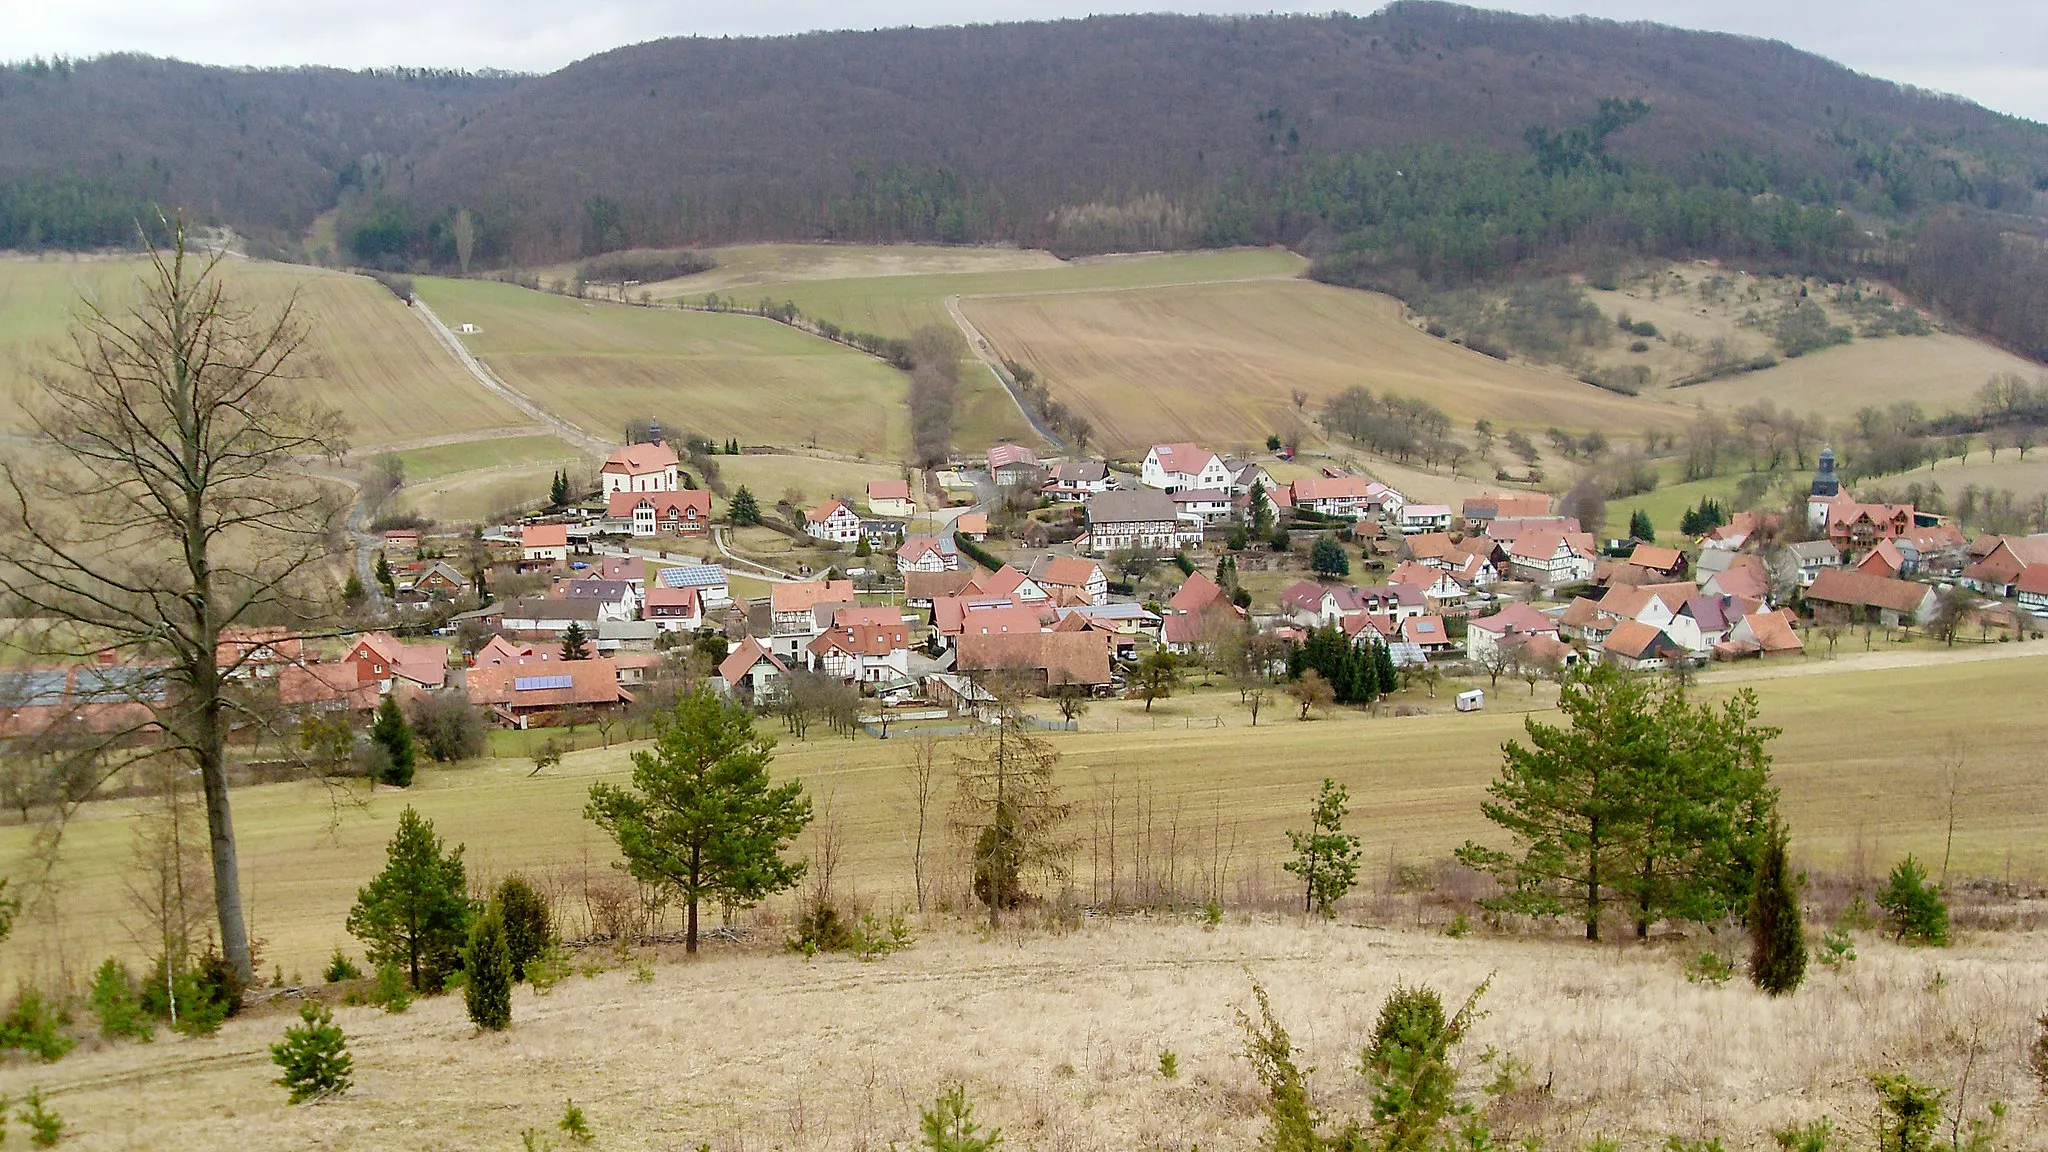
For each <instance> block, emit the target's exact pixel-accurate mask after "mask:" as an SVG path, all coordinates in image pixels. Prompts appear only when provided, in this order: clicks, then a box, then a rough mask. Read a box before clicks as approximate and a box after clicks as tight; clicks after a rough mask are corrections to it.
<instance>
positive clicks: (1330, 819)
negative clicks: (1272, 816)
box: [1281, 776, 1358, 920]
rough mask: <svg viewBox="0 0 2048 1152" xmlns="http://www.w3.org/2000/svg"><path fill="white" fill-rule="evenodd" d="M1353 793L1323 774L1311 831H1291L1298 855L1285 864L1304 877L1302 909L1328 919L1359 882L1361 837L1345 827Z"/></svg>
mask: <svg viewBox="0 0 2048 1152" xmlns="http://www.w3.org/2000/svg"><path fill="white" fill-rule="evenodd" d="M1349 799H1350V793H1349V792H1348V791H1346V790H1345V788H1344V786H1343V785H1342V784H1339V783H1337V782H1336V781H1335V780H1332V779H1330V778H1329V777H1327V776H1326V777H1324V778H1323V789H1322V791H1321V792H1319V793H1317V794H1316V806H1315V810H1314V812H1313V813H1312V814H1311V816H1310V818H1309V830H1308V831H1307V832H1294V831H1289V832H1288V833H1287V841H1288V843H1289V844H1290V845H1292V847H1293V849H1294V859H1292V860H1289V861H1287V862H1286V863H1285V864H1282V865H1281V867H1282V868H1285V869H1286V870H1287V871H1289V872H1292V873H1294V874H1295V875H1296V876H1299V877H1300V878H1301V882H1302V889H1303V891H1302V897H1301V910H1302V911H1303V912H1316V913H1319V914H1321V915H1322V917H1323V918H1324V919H1326V920H1327V919H1329V918H1330V917H1332V916H1335V915H1336V905H1337V901H1339V900H1341V899H1343V898H1344V894H1345V893H1346V892H1349V891H1351V888H1352V886H1353V885H1354V884H1356V883H1357V882H1358V837H1356V836H1351V835H1347V834H1346V833H1345V831H1344V814H1345V811H1346V804H1347V802H1348V801H1349Z"/></svg>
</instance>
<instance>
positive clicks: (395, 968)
mask: <svg viewBox="0 0 2048 1152" xmlns="http://www.w3.org/2000/svg"><path fill="white" fill-rule="evenodd" d="M362 1002H363V1003H365V1004H368V1005H371V1006H372V1007H376V1008H382V1009H383V1010H384V1011H386V1012H389V1013H390V1014H391V1015H393V1016H396V1015H398V1014H399V1013H401V1012H403V1011H405V1010H406V1009H407V1008H410V1007H412V985H411V984H409V983H407V982H406V978H405V969H404V968H401V967H400V966H399V964H398V962H397V961H396V960H390V961H386V962H385V963H383V964H380V965H378V966H377V978H376V980H375V981H374V982H372V983H371V985H370V991H369V992H368V994H366V995H364V996H363V997H362Z"/></svg>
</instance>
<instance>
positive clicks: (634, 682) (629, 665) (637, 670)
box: [612, 652, 666, 688]
mask: <svg viewBox="0 0 2048 1152" xmlns="http://www.w3.org/2000/svg"><path fill="white" fill-rule="evenodd" d="M664 659H666V657H664V656H662V655H661V654H660V653H659V652H629V653H622V654H620V655H617V656H614V657H612V668H613V669H614V670H615V671H616V672H618V674H619V685H620V686H621V687H624V688H637V687H639V686H640V685H642V684H645V683H647V681H648V679H649V678H650V677H652V676H653V675H655V674H656V673H658V672H659V671H660V669H661V662H662V661H663V660H664Z"/></svg>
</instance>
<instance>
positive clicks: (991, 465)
mask: <svg viewBox="0 0 2048 1152" xmlns="http://www.w3.org/2000/svg"><path fill="white" fill-rule="evenodd" d="M988 475H989V479H991V480H994V481H995V482H996V487H998V488H1036V487H1038V485H1039V484H1040V483H1042V482H1043V481H1044V479H1045V471H1044V469H1042V468H1040V467H1039V466H1038V453H1036V452H1033V451H1032V450H1031V449H1029V448H1026V447H1025V446H1023V445H1022V444H998V445H996V446H995V447H993V448H991V449H989V450H988Z"/></svg>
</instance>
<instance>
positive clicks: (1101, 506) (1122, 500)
mask: <svg viewBox="0 0 2048 1152" xmlns="http://www.w3.org/2000/svg"><path fill="white" fill-rule="evenodd" d="M1087 508H1088V522H1089V523H1090V524H1130V523H1138V522H1146V521H1154V520H1159V521H1165V522H1167V523H1172V522H1174V521H1175V520H1177V519H1178V518H1179V515H1178V513H1177V512H1176V511H1175V509H1174V506H1173V497H1171V496H1168V495H1167V494H1166V493H1164V492H1161V491H1160V490H1159V489H1157V488H1138V489H1134V490H1130V491H1116V492H1098V493H1096V494H1095V495H1094V496H1091V497H1089V498H1088V505H1087Z"/></svg>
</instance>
